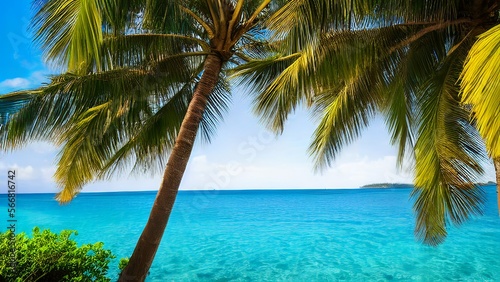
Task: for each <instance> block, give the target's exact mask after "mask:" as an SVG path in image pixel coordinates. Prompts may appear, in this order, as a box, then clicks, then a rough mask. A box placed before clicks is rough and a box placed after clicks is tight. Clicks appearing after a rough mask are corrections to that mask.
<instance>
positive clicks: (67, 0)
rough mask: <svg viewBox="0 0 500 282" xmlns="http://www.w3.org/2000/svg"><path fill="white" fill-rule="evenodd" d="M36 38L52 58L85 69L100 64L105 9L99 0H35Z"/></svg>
mask: <svg viewBox="0 0 500 282" xmlns="http://www.w3.org/2000/svg"><path fill="white" fill-rule="evenodd" d="M34 6H35V9H36V11H37V13H36V14H35V16H34V18H33V21H32V23H33V28H34V30H35V41H36V42H38V43H39V44H40V45H41V47H42V50H44V57H45V58H46V60H47V61H48V62H51V63H52V64H54V65H56V66H58V67H60V68H62V69H63V70H66V69H67V70H69V71H74V72H75V71H80V72H83V73H85V72H86V71H87V69H88V68H89V67H93V65H94V64H95V65H96V66H97V67H99V66H100V48H99V45H100V43H101V41H102V26H103V21H102V14H101V13H102V11H101V6H100V5H99V3H98V1H96V0H53V1H35V5H34Z"/></svg>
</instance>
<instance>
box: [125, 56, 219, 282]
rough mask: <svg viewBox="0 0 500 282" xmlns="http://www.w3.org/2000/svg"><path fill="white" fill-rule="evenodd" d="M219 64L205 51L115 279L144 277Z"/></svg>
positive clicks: (151, 260)
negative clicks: (142, 221) (140, 225)
mask: <svg viewBox="0 0 500 282" xmlns="http://www.w3.org/2000/svg"><path fill="white" fill-rule="evenodd" d="M222 64H223V61H222V59H221V58H220V57H218V56H216V55H213V54H211V55H208V57H207V59H206V61H205V65H204V72H203V75H202V77H201V79H200V82H199V83H198V85H197V87H196V89H195V92H194V95H193V99H192V100H191V102H190V104H189V107H188V109H187V112H186V116H185V117H184V120H183V121H182V124H181V128H180V131H179V135H178V136H177V139H176V141H175V145H174V148H173V150H172V152H171V153H170V157H169V159H168V163H167V167H166V168H165V172H164V174H163V180H162V183H161V186H160V189H159V190H158V194H157V195H156V199H155V201H154V204H153V208H152V209H151V213H150V215H149V219H148V222H147V223H146V227H144V230H143V231H142V234H141V237H140V238H139V241H138V242H137V245H136V247H135V249H134V252H133V254H132V256H131V257H130V261H129V263H128V265H127V267H126V268H125V269H124V270H123V272H122V273H121V275H120V278H119V280H118V281H144V279H146V275H147V273H148V271H149V268H150V267H151V264H152V262H153V259H154V256H155V254H156V251H157V249H158V246H159V245H160V241H161V238H162V236H163V233H164V231H165V228H166V226H167V222H168V219H169V217H170V213H171V211H172V208H173V206H174V202H175V198H176V196H177V191H178V190H179V185H180V183H181V179H182V176H183V175H184V171H185V170H186V166H187V163H188V160H189V157H190V155H191V150H192V148H193V144H194V141H195V139H196V133H197V131H198V127H199V125H200V121H201V118H202V115H203V112H204V110H205V107H206V105H207V101H208V97H209V95H210V93H211V92H212V90H213V88H214V86H215V85H216V83H217V80H218V77H219V73H220V70H221V67H222Z"/></svg>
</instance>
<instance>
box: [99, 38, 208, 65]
mask: <svg viewBox="0 0 500 282" xmlns="http://www.w3.org/2000/svg"><path fill="white" fill-rule="evenodd" d="M101 47H102V50H103V52H102V53H104V55H103V62H105V64H106V65H103V69H115V68H123V67H140V68H151V67H158V65H159V64H162V63H160V62H161V61H165V60H172V59H175V58H177V60H182V58H190V59H191V58H192V59H193V60H195V61H196V59H194V58H195V57H198V62H199V61H200V60H202V59H203V58H205V57H206V55H208V54H209V52H210V51H209V50H210V47H209V46H208V44H207V43H205V42H204V41H203V40H200V39H197V38H193V37H188V36H183V35H176V34H130V35H121V36H112V37H107V38H105V39H104V41H103V43H102V45H101ZM104 50H107V51H106V52H105V51H104ZM169 66H170V65H169ZM176 68H177V69H179V70H180V71H182V69H181V68H180V66H177V67H176ZM169 72H170V73H171V74H172V75H174V74H175V71H173V70H170V71H169Z"/></svg>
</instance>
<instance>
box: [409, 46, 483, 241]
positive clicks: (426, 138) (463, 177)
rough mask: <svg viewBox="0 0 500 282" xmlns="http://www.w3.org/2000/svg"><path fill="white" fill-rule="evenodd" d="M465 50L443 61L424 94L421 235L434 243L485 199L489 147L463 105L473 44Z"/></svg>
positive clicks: (417, 193) (418, 203) (418, 148)
mask: <svg viewBox="0 0 500 282" xmlns="http://www.w3.org/2000/svg"><path fill="white" fill-rule="evenodd" d="M461 49H462V50H461V51H460V52H458V54H457V53H454V54H453V56H449V57H447V58H446V59H445V60H443V64H442V65H441V66H440V67H439V68H438V71H437V72H436V73H435V74H434V75H433V77H431V78H430V79H429V81H428V82H427V83H426V84H425V87H424V88H423V89H422V91H421V92H420V94H419V104H420V107H419V109H420V112H419V121H420V123H419V132H418V135H419V136H418V139H417V142H416V145H415V152H416V153H415V157H416V166H415V168H416V175H415V187H416V189H415V190H414V192H413V196H414V197H415V198H416V200H415V204H414V209H415V212H416V213H417V223H416V227H415V233H416V235H417V237H418V238H419V239H421V240H422V241H423V242H424V243H426V244H430V245H437V244H439V243H441V242H443V240H444V238H445V237H446V235H447V231H446V226H447V225H448V224H449V223H448V222H449V221H451V222H452V223H454V224H460V223H462V222H463V221H465V220H467V219H468V218H469V217H470V216H473V215H478V214H481V204H482V202H483V200H484V195H483V193H482V191H481V190H480V188H479V187H476V186H475V184H474V183H476V182H477V180H478V178H479V177H480V176H481V174H482V173H483V169H482V167H481V165H480V164H481V162H482V161H484V160H485V152H484V149H483V146H484V145H483V144H482V141H481V138H479V136H478V134H477V133H476V132H475V129H474V127H473V126H472V125H471V124H469V122H468V114H469V113H468V111H467V110H466V109H464V108H463V107H461V106H460V103H459V98H458V92H459V91H458V90H459V89H458V86H457V85H456V81H457V79H458V75H459V73H460V70H461V62H463V59H464V58H465V54H466V53H465V51H464V50H467V48H461Z"/></svg>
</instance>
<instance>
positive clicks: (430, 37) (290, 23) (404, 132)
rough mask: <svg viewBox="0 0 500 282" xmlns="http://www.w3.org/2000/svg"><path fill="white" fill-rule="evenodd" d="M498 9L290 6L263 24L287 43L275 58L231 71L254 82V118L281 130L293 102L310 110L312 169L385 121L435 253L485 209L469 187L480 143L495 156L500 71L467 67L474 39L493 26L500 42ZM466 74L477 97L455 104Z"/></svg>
mask: <svg viewBox="0 0 500 282" xmlns="http://www.w3.org/2000/svg"><path fill="white" fill-rule="evenodd" d="M499 10H500V6H499V1H488V0H477V1H471V2H464V1H430V0H428V1H411V0H410V1H350V3H348V1H347V2H346V1H334V0H299V1H291V2H289V3H288V4H287V5H286V6H285V7H284V8H283V9H282V10H281V11H282V12H281V13H275V14H274V16H273V17H272V18H271V19H270V20H269V22H270V27H271V29H273V30H274V31H275V36H276V37H278V38H281V39H283V42H284V43H283V47H284V48H283V54H282V56H278V57H275V58H266V59H263V60H260V61H252V62H249V63H248V64H245V65H242V66H239V67H238V68H237V69H236V70H235V71H236V75H238V76H241V77H242V79H243V80H245V81H251V82H259V81H260V84H258V83H257V84H256V85H258V87H257V88H255V89H254V90H255V91H254V93H258V94H257V95H256V96H255V104H256V112H257V113H258V114H260V116H261V117H262V118H263V120H264V121H265V122H267V124H268V126H269V127H270V128H271V129H274V130H275V131H277V132H280V131H281V130H282V129H283V126H284V123H285V120H286V117H287V114H288V113H289V112H291V111H293V110H294V109H295V107H296V106H298V105H299V104H301V103H302V104H308V105H309V106H311V107H312V108H313V109H314V112H315V113H316V114H317V116H318V127H317V129H316V131H315V133H314V136H313V140H312V143H311V146H310V152H311V154H312V155H313V156H314V158H315V160H316V167H317V169H318V170H321V169H323V168H325V167H327V166H329V165H331V164H332V162H333V161H334V159H335V157H336V156H337V154H338V153H339V152H340V150H341V149H342V147H343V146H345V145H347V144H349V143H350V142H352V141H353V140H354V139H356V138H357V137H358V136H359V135H360V134H361V132H362V130H363V128H365V127H366V126H367V125H368V124H369V122H370V120H371V119H372V118H373V117H374V116H375V115H377V114H381V115H383V116H384V117H385V121H386V124H387V127H388V130H389V132H390V134H391V136H392V142H393V144H395V145H397V146H398V147H399V154H398V163H399V164H401V163H402V162H403V160H404V159H405V156H406V157H407V158H408V157H411V159H413V160H414V162H413V170H414V173H415V181H414V184H415V187H416V188H415V189H414V191H413V193H412V196H413V197H414V199H415V203H414V210H415V212H416V217H417V222H416V227H415V233H416V235H417V237H418V238H419V239H421V240H422V241H423V242H424V243H427V244H430V245H437V244H439V243H441V242H442V241H443V240H444V238H445V237H446V234H447V231H446V227H447V225H449V224H450V223H453V224H460V223H462V222H463V221H465V220H466V219H468V218H469V217H470V216H471V215H475V214H480V213H481V203H482V202H483V200H484V195H483V192H482V191H481V190H480V189H479V188H478V187H476V186H475V184H474V183H476V182H477V180H478V178H479V177H480V176H481V174H482V173H483V163H484V162H485V161H486V160H487V156H486V152H485V150H484V147H485V146H484V143H483V139H482V138H481V136H482V137H483V138H484V140H486V145H487V146H486V147H487V148H488V151H489V153H490V156H492V157H493V158H498V156H499V154H498V152H499V150H498V148H499V147H498V145H497V144H498V143H499V142H498V140H500V139H499V138H498V137H499V136H498V134H499V129H500V125H499V122H498V119H497V118H495V115H496V113H497V108H498V105H499V104H498V102H499V101H500V99H498V95H496V96H495V95H494V93H498V92H496V90H497V89H498V83H494V81H495V82H496V81H497V76H498V71H497V70H498V68H497V66H498V65H495V64H494V63H490V64H488V66H489V68H488V69H487V68H482V66H483V65H484V64H482V62H481V61H476V56H474V58H471V59H470V60H469V64H470V65H472V64H474V66H475V69H474V68H473V67H472V66H471V67H470V68H469V69H467V67H466V68H465V69H464V62H465V61H466V58H467V56H468V55H469V56H471V54H474V48H473V47H472V46H473V45H474V43H475V42H476V41H477V36H479V35H481V34H483V35H482V36H484V37H485V39H484V40H485V41H487V39H486V37H487V34H488V32H487V33H485V32H486V31H488V30H490V32H489V33H492V32H495V34H496V36H497V37H496V38H495V40H496V41H494V42H495V44H496V43H498V42H499V40H498V29H497V30H496V31H495V30H494V26H495V25H497V24H498V23H500V19H499ZM314 27H316V29H314ZM480 42H481V40H480V41H478V43H477V44H480ZM486 44H490V45H489V47H490V49H489V52H490V53H494V52H495V51H496V50H498V48H497V46H498V45H494V44H492V41H491V40H490V41H488V43H486ZM481 48H482V47H477V49H478V50H480V49H481ZM495 54H497V53H495ZM481 56H482V58H483V59H484V61H486V60H489V58H490V57H489V56H488V54H482V55H481ZM497 57H498V56H497ZM484 61H483V63H484ZM472 62H474V63H472ZM479 70H482V71H483V72H481V71H479ZM462 71H464V73H465V74H464V75H463V77H464V78H463V80H464V82H466V81H467V78H472V79H475V81H474V82H472V83H470V85H471V86H470V89H476V90H477V92H478V93H473V94H471V96H473V97H474V98H475V99H476V100H473V99H467V97H469V96H467V95H465V96H464V97H465V98H466V99H463V97H462V96H461V89H460V85H461V84H460V82H461V73H462ZM480 73H487V74H488V75H489V76H488V78H485V77H486V76H481V75H478V74H480ZM263 77H264V78H265V79H262V78H263ZM474 83H476V84H474ZM477 84H480V85H479V86H481V87H477V86H478V85H477ZM466 85H467V84H466ZM485 85H492V87H490V88H488V89H486V87H485ZM483 89H486V90H484V91H490V92H489V93H488V95H483V94H484V92H482V91H483ZM259 90H260V91H259ZM467 90H468V89H467V88H465V91H464V92H465V93H467ZM290 93H293V94H292V96H291V97H290V96H289V95H290ZM480 99H484V100H480ZM487 99H490V100H487ZM492 101H494V102H492ZM464 102H465V103H464ZM471 104H472V105H471ZM471 108H472V113H473V114H472V116H473V120H471V119H470V116H471ZM474 120H477V125H478V126H477V127H478V129H479V132H480V133H481V136H480V135H479V134H478V133H477V131H476V128H475V126H474V125H475V124H474V123H473V121H474ZM496 164H498V162H496ZM497 173H498V170H497ZM497 175H498V174H497Z"/></svg>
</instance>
